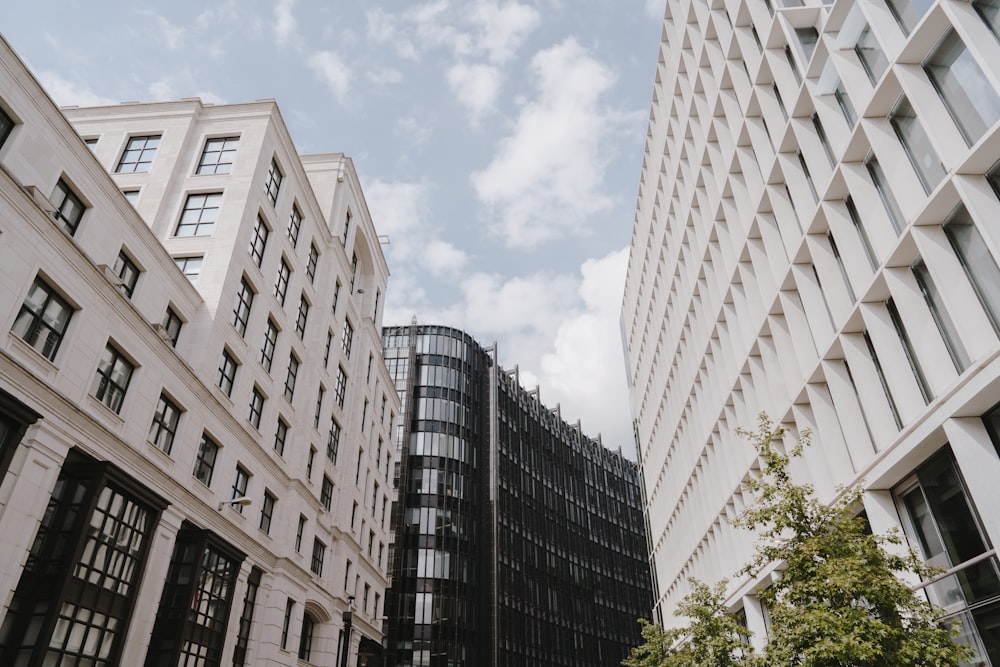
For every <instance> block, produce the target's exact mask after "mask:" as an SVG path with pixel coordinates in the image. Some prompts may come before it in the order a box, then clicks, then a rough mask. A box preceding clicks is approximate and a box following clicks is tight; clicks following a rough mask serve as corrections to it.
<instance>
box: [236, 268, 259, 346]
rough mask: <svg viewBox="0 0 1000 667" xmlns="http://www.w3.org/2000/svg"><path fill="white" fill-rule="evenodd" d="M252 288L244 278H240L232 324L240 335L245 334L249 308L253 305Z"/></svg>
mask: <svg viewBox="0 0 1000 667" xmlns="http://www.w3.org/2000/svg"><path fill="white" fill-rule="evenodd" d="M253 295H254V291H253V288H252V287H250V283H248V282H247V279H246V278H241V279H240V289H239V290H238V291H237V292H236V304H235V305H234V306H233V319H232V323H233V326H234V327H236V331H237V333H239V334H240V335H241V336H244V335H246V332H247V321H248V320H249V319H250V308H251V307H252V306H253Z"/></svg>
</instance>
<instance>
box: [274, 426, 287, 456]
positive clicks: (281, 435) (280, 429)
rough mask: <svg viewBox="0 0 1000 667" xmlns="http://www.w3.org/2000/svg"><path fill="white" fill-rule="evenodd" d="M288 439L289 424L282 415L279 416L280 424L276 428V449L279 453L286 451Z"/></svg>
mask: <svg viewBox="0 0 1000 667" xmlns="http://www.w3.org/2000/svg"><path fill="white" fill-rule="evenodd" d="M287 439H288V424H287V423H285V420H284V419H282V418H281V417H278V425H277V426H276V427H275V429H274V451H276V452H278V454H279V455H284V453H285V441H286V440H287Z"/></svg>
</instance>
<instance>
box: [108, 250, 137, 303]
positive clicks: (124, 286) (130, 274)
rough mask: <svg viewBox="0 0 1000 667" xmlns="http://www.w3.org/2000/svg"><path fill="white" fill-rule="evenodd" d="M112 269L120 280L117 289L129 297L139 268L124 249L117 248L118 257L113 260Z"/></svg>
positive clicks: (133, 288) (133, 290) (133, 289)
mask: <svg viewBox="0 0 1000 667" xmlns="http://www.w3.org/2000/svg"><path fill="white" fill-rule="evenodd" d="M112 270H113V271H114V273H115V275H116V276H118V279H119V280H120V281H121V282H120V283H119V285H118V290H119V291H120V292H121V293H122V294H124V295H125V296H126V297H128V298H129V299H131V298H132V294H133V292H135V284H136V283H137V282H138V281H139V268H138V267H137V266H136V265H135V262H133V261H132V260H131V259H130V258H129V256H128V255H126V254H125V251H124V250H119V251H118V259H116V260H115V266H114V268H113V269H112Z"/></svg>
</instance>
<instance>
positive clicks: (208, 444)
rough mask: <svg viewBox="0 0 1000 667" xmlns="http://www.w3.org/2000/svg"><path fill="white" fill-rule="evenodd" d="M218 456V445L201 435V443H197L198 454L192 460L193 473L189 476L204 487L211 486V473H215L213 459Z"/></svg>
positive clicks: (205, 435) (203, 434) (206, 436)
mask: <svg viewBox="0 0 1000 667" xmlns="http://www.w3.org/2000/svg"><path fill="white" fill-rule="evenodd" d="M218 455H219V445H218V444H217V443H216V442H215V440H212V439H211V438H210V437H208V435H207V434H205V433H202V434H201V442H200V443H198V454H197V456H196V457H195V460H194V471H193V472H192V473H191V474H192V475H193V476H194V478H195V479H196V480H198V481H199V482H201V483H202V484H204V485H205V486H211V485H212V473H213V472H214V471H215V459H216V457H217V456H218Z"/></svg>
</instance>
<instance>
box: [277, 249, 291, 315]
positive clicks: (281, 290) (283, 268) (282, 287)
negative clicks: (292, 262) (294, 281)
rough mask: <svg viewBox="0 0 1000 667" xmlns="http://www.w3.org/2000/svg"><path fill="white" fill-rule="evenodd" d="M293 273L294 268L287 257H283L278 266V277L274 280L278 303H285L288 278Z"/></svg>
mask: <svg viewBox="0 0 1000 667" xmlns="http://www.w3.org/2000/svg"><path fill="white" fill-rule="evenodd" d="M291 275H292V268H291V267H290V266H288V262H286V261H285V258H284V257H282V258H281V265H280V266H279V267H278V277H277V279H276V280H275V281H274V296H275V297H276V298H277V299H278V303H280V304H281V305H282V306H284V305H285V295H286V294H287V293H288V279H289V278H290V277H291Z"/></svg>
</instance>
